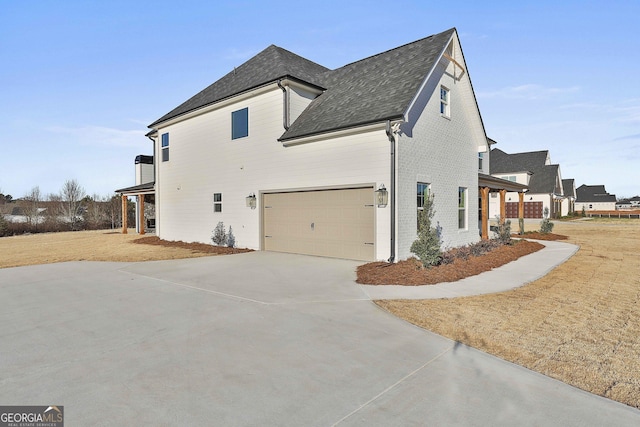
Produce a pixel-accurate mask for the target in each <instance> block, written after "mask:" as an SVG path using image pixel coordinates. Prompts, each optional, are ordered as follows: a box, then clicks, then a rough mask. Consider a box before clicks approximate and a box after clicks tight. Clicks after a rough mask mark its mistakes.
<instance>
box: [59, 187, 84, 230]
mask: <svg viewBox="0 0 640 427" xmlns="http://www.w3.org/2000/svg"><path fill="white" fill-rule="evenodd" d="M84 196H85V192H84V188H82V186H81V185H80V184H79V183H78V181H76V180H75V179H71V180H67V181H65V183H64V185H63V186H62V190H61V191H60V199H61V203H60V211H61V214H62V216H63V218H64V220H65V221H66V222H67V223H68V224H69V225H70V227H71V229H72V230H77V229H78V226H79V225H80V223H81V222H82V219H83V218H82V199H83V198H84Z"/></svg>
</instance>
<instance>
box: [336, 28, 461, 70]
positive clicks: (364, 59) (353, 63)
mask: <svg viewBox="0 0 640 427" xmlns="http://www.w3.org/2000/svg"><path fill="white" fill-rule="evenodd" d="M449 31H452V32H453V31H456V32H457V31H458V30H457V29H456V27H451V28H449V29H448V30H445V31H441V32H439V33H437V34H431V35H430V36H427V37H423V38H421V39H419V40H414V41H412V42H409V43H405V44H403V45H401V46H396V47H394V48H391V49H387V50H385V51H382V52H378V53H376V54H374V55H369V56H367V57H366V58H362V59H359V60H357V61H353V62H349V63H348V64H345V65H343V66H342V67H338V68H336V69H335V70H332V71H336V70H340V69H342V68H345V67H348V66H350V65H355V64H357V63H358V62H363V61H367V60H370V59H371V58H375V57H377V56H381V55H384V54H387V53H390V52H393V51H394V50H398V49H402V48H404V47H406V46H409V45H412V44H416V43H420V42H422V41H425V40H427V39H430V38H433V37H437V36H440V35H442V34H444V33H446V32H449Z"/></svg>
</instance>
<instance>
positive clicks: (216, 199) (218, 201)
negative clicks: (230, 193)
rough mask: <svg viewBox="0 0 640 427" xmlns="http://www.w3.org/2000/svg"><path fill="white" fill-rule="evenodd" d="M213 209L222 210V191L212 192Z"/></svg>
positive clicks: (215, 210)
mask: <svg viewBox="0 0 640 427" xmlns="http://www.w3.org/2000/svg"><path fill="white" fill-rule="evenodd" d="M213 211H214V212H222V193H213Z"/></svg>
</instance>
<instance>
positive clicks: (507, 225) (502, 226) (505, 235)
mask: <svg viewBox="0 0 640 427" xmlns="http://www.w3.org/2000/svg"><path fill="white" fill-rule="evenodd" d="M496 219H497V220H498V241H500V243H502V244H503V245H508V244H510V243H511V220H508V219H507V220H505V221H504V222H502V223H501V222H500V217H497V218H496Z"/></svg>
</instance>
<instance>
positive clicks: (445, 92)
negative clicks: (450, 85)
mask: <svg viewBox="0 0 640 427" xmlns="http://www.w3.org/2000/svg"><path fill="white" fill-rule="evenodd" d="M440 115H441V116H442V117H451V106H450V105H449V89H447V88H446V87H444V86H440Z"/></svg>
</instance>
